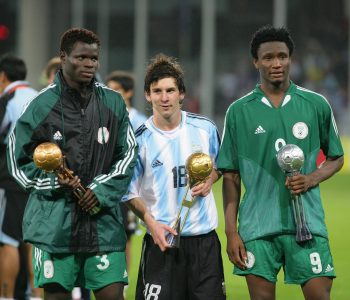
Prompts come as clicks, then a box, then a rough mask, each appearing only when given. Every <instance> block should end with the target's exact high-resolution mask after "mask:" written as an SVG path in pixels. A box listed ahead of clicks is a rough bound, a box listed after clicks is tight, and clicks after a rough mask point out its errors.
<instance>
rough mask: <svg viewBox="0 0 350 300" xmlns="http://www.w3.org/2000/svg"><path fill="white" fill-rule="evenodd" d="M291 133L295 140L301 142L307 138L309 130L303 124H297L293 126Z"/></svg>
mask: <svg viewBox="0 0 350 300" xmlns="http://www.w3.org/2000/svg"><path fill="white" fill-rule="evenodd" d="M292 132H293V135H294V136H295V137H296V138H297V139H299V140H303V139H305V138H306V137H307V136H308V134H309V128H308V127H307V125H306V124H305V123H304V122H297V123H295V124H294V126H293V129H292Z"/></svg>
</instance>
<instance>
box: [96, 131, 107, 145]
mask: <svg viewBox="0 0 350 300" xmlns="http://www.w3.org/2000/svg"><path fill="white" fill-rule="evenodd" d="M108 140H109V131H108V129H107V128H106V127H100V128H99V129H98V132H97V141H98V142H99V143H100V144H107V142H108Z"/></svg>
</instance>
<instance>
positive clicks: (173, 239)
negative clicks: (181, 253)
mask: <svg viewBox="0 0 350 300" xmlns="http://www.w3.org/2000/svg"><path fill="white" fill-rule="evenodd" d="M180 226H181V218H179V222H177V225H176V226H175V227H174V229H175V230H176V232H177V235H173V234H172V233H170V232H169V233H168V234H167V235H166V236H165V240H166V241H167V243H168V244H169V245H170V247H171V248H180Z"/></svg>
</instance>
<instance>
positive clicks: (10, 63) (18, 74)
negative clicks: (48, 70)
mask: <svg viewBox="0 0 350 300" xmlns="http://www.w3.org/2000/svg"><path fill="white" fill-rule="evenodd" d="M0 72H4V73H5V75H6V77H7V79H8V80H9V81H11V82H14V81H17V80H24V79H26V77H27V67H26V64H25V62H24V60H23V59H21V58H19V57H17V56H14V55H11V54H4V55H3V56H1V58H0Z"/></svg>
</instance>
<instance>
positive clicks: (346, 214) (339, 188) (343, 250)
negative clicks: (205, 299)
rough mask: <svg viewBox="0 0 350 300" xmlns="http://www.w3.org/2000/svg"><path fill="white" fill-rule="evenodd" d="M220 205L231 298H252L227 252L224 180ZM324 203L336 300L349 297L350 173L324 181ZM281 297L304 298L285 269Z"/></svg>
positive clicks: (137, 244)
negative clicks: (288, 281)
mask: <svg viewBox="0 0 350 300" xmlns="http://www.w3.org/2000/svg"><path fill="white" fill-rule="evenodd" d="M214 192H215V195H216V201H217V208H218V212H219V220H220V221H219V228H218V230H217V232H218V235H219V238H220V241H221V245H222V257H223V262H224V271H225V282H226V291H227V299H228V300H236V299H237V300H248V299H249V295H248V290H247V287H246V284H245V280H244V278H241V277H239V276H234V275H232V268H233V267H232V264H231V263H230V261H229V260H228V258H227V255H226V250H225V249H226V238H225V234H224V222H223V208H222V196H221V182H218V183H217V184H215V186H214ZM321 194H322V199H323V206H324V209H325V214H326V223H327V226H328V231H329V239H330V245H331V249H332V254H333V259H334V264H335V270H336V274H337V279H336V280H334V284H333V289H332V299H336V300H348V299H349V290H348V289H347V285H348V284H349V280H350V271H349V270H350V259H349V255H348V252H349V249H350V238H349V233H348V232H347V230H348V229H349V228H350V201H349V197H350V174H346V173H339V174H337V175H335V176H334V177H333V178H331V179H329V180H328V181H326V182H324V183H322V184H321ZM142 236H143V235H141V236H134V237H133V241H132V243H133V247H132V262H131V268H130V271H129V281H130V284H129V288H128V290H127V299H128V300H133V299H135V285H136V280H137V272H138V264H139V260H140V254H141V243H142ZM277 299H281V300H302V299H304V298H303V295H302V292H301V289H300V287H299V286H297V285H286V284H284V283H283V272H282V271H281V273H280V274H279V280H278V283H277Z"/></svg>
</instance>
